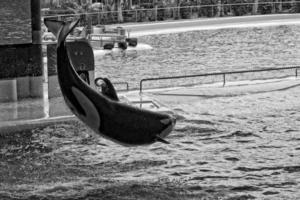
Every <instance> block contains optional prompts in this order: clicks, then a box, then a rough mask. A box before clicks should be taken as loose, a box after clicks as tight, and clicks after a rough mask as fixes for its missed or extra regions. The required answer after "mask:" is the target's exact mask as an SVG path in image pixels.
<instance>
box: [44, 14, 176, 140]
mask: <svg viewBox="0 0 300 200" xmlns="http://www.w3.org/2000/svg"><path fill="white" fill-rule="evenodd" d="M53 23H55V22H54V21H51V22H50V23H48V21H47V20H45V24H46V26H51V25H52V24H53ZM59 23H62V22H59ZM77 23H78V21H76V22H72V23H62V24H61V27H60V28H59V29H58V32H57V34H56V35H57V36H58V39H57V41H58V43H57V72H58V80H59V85H60V88H61V91H62V94H63V96H64V99H65V101H66V104H67V105H68V107H69V108H70V109H71V110H72V112H73V113H74V114H75V115H76V116H77V117H78V118H79V119H80V120H82V121H83V122H84V123H85V124H86V125H87V126H89V127H90V128H91V129H92V130H93V131H95V132H96V133H98V134H100V135H102V136H103V137H105V138H108V139H110V140H113V141H115V142H117V143H120V144H123V145H125V146H136V145H149V144H152V143H154V142H156V141H160V142H165V143H166V141H165V140H164V139H162V138H164V137H166V136H167V135H168V134H169V133H170V132H171V131H172V130H173V127H174V125H175V121H176V120H175V118H173V117H171V116H170V115H168V114H163V113H156V112H152V111H148V110H142V109H139V108H136V107H133V106H130V105H127V104H123V103H120V102H118V101H114V100H111V99H109V98H107V97H106V96H104V95H102V94H100V93H98V92H97V91H95V90H94V89H92V88H91V87H90V86H89V85H88V84H87V83H85V82H84V81H83V80H82V79H81V78H80V77H79V76H78V74H77V73H76V71H75V70H74V67H73V65H72V61H71V60H70V59H69V56H68V51H67V47H66V42H65V40H66V37H67V35H68V34H69V33H70V32H71V31H72V30H73V28H74V27H75V26H76V25H77ZM49 29H50V30H51V28H49ZM56 29H57V27H56Z"/></svg>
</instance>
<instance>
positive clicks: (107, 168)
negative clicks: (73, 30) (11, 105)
mask: <svg viewBox="0 0 300 200" xmlns="http://www.w3.org/2000/svg"><path fill="white" fill-rule="evenodd" d="M269 29H272V31H273V33H274V35H275V36H278V37H274V38H273V37H271V38H273V39H274V40H270V41H271V43H272V42H273V43H274V44H272V45H271V46H272V47H275V46H276V45H277V44H278V45H279V46H280V48H275V49H274V51H276V53H278V55H276V56H275V54H274V57H273V56H272V54H270V57H269V58H270V59H269V60H267V59H265V60H264V61H263V60H260V59H261V57H259V56H257V59H258V60H259V62H263V64H264V66H262V65H257V66H256V67H265V66H266V64H270V65H268V66H273V65H276V66H277V64H283V63H284V64H287V65H293V64H296V63H297V57H296V56H295V55H296V54H297V53H298V49H299V48H298V47H297V45H299V44H298V43H299V42H298V39H297V38H300V37H298V36H297V35H298V34H299V33H297V32H296V30H298V27H280V28H266V29H255V30H254V33H255V35H254V36H249V35H248V36H247V37H248V38H252V39H253V43H250V44H246V43H245V44H244V42H243V41H244V40H243V39H244V38H245V36H244V35H243V34H244V32H245V30H243V29H241V30H225V31H210V32H209V31H203V32H201V33H196V32H192V33H187V34H186V35H187V36H188V37H191V38H193V41H196V38H198V40H197V42H199V41H201V44H202V47H201V48H200V46H199V44H198V45H196V44H195V45H194V46H191V45H187V44H186V43H188V42H189V41H190V40H188V37H187V36H186V35H185V34H174V35H168V36H163V39H164V40H160V39H159V37H158V36H151V37H150V36H147V37H145V38H143V39H144V40H147V41H153V42H154V44H151V45H153V46H154V47H155V49H154V50H151V51H150V52H149V53H145V54H144V55H140V54H138V55H137V56H136V57H135V58H134V59H132V58H130V57H126V56H124V57H114V58H111V57H110V58H108V57H105V58H104V59H103V61H101V62H102V65H103V67H101V68H99V71H98V73H104V72H105V74H107V75H110V76H109V77H110V78H111V77H112V78H113V79H114V80H119V79H120V77H123V78H124V79H125V78H126V81H127V79H128V80H129V81H132V83H135V81H136V80H137V79H138V78H141V77H143V76H146V75H151V76H152V75H155V74H156V73H157V74H158V75H161V73H162V72H161V71H167V72H168V73H170V74H172V73H182V72H183V71H184V72H186V73H187V74H190V73H193V72H198V71H199V70H201V69H203V71H214V70H223V68H220V66H219V65H218V64H219V62H221V60H223V62H224V63H225V64H224V66H226V70H229V69H237V68H238V67H241V68H243V66H247V67H250V66H253V65H255V60H256V59H252V56H251V59H250V57H247V58H248V59H246V57H243V56H246V55H247V54H249V55H250V53H249V52H250V49H255V50H257V49H262V50H261V51H253V54H257V55H261V54H263V55H266V53H265V51H264V50H266V49H268V48H271V47H270V46H268V44H269V43H268V44H267V41H266V40H262V39H261V37H262V38H264V35H265V34H264V33H266V32H267V31H270V30H269ZM222 34H223V35H222ZM232 34H233V35H235V36H236V37H237V38H240V41H239V43H236V42H235V41H233V39H230V37H229V36H231V35H232ZM196 35H197V37H196ZM283 35H284V37H279V36H283ZM296 36H297V37H296ZM225 37H227V38H228V39H227V42H226V43H224V41H225V40H224V38H225ZM292 37H294V38H292ZM151 38H152V39H151ZM174 38H175V39H176V38H181V39H180V40H183V41H184V42H183V43H178V46H177V47H176V48H174V47H175V44H174V43H172V41H173V40H174ZM199 38H200V39H199ZM150 39H151V40H150ZM165 40H168V41H169V42H167V41H165ZM237 40H238V39H237ZM256 40H257V41H259V42H255V41H256ZM176 41H178V40H176ZM197 42H195V43H197ZM206 42H207V43H210V44H211V45H209V46H208V45H207V43H206ZM261 42H264V43H263V44H264V45H260V43H261ZM254 43H255V44H256V45H258V47H257V48H256V47H255V48H254V47H252V45H254ZM189 44H191V42H189ZM237 44H238V45H237ZM241 44H242V45H241ZM285 44H286V45H287V46H285ZM292 44H293V45H292ZM217 45H218V46H217ZM269 45H270V44H269ZM274 45H275V46H274ZM160 46H162V48H161V49H160V48H159V47H160ZM186 46H188V51H187V50H183V49H186ZM229 46H231V48H229ZM238 46H240V49H239V47H238ZM248 47H249V48H248ZM285 47H286V48H285ZM296 47H297V48H296ZM167 49H168V51H167ZM195 49H198V50H199V49H201V51H203V54H202V55H201V56H199V54H198V53H195V52H194V50H195ZM241 49H245V50H244V51H241ZM195 51H196V50H195ZM230 51H232V52H230ZM234 51H235V53H233V52H234ZM176 52H178V53H177V55H175V54H176ZM179 52H181V53H179ZM212 52H216V53H215V54H212ZM226 52H227V53H228V55H227V53H226ZM237 52H239V56H237V55H236V53H237ZM161 54H163V55H161ZM179 55H180V56H179ZM225 55H226V56H225ZM230 55H231V56H232V58H229V57H230ZM224 56H225V57H224ZM240 57H243V59H242V60H243V61H245V62H241V61H242V60H241V59H240ZM217 58H218V59H217ZM203 59H204V60H203ZM211 59H212V60H211ZM155 60H156V61H155ZM229 60H231V61H230V62H229ZM235 60H237V62H233V61H235ZM252 60H253V62H254V63H250V62H251V61H252ZM184 61H185V62H184ZM204 61H205V62H204ZM121 62H123V63H122V65H120V63H121ZM188 62H191V63H194V64H191V65H188V66H189V67H185V68H183V66H187V63H188ZM197 62H199V63H197ZM247 62H249V63H250V64H251V65H250V64H249V63H248V64H247ZM143 63H146V64H143ZM200 63H202V65H200ZM203 63H204V64H203ZM229 63H231V65H230V64H229ZM245 63H246V64H245ZM150 64H151V66H153V70H149V65H150ZM242 64H245V65H242ZM168 66H169V68H168ZM199 66H200V68H199ZM129 69H130V70H129ZM180 70H181V71H180ZM112 72H113V73H112ZM120 74H121V75H120ZM133 74H134V76H133ZM228 90H230V88H228ZM230 94H231V93H230ZM157 98H161V97H157ZM299 98H300V90H299V87H290V88H288V89H285V90H279V91H276V90H272V91H271V92H261V93H255V92H253V93H251V94H247V93H241V94H240V93H239V94H238V95H228V96H227V95H222V96H213V97H209V98H208V97H201V96H199V97H197V98H194V99H193V101H189V99H188V98H184V99H183V100H181V99H179V98H178V99H177V98H175V100H174V98H173V99H172V98H164V100H163V101H164V103H165V104H167V105H168V107H169V108H171V109H172V110H173V111H174V112H175V115H176V117H177V124H176V128H175V131H174V132H173V133H172V134H171V135H170V136H168V141H170V142H171V144H170V145H165V144H161V143H157V144H154V145H151V146H145V147H135V148H125V147H122V146H119V145H117V144H114V143H112V142H110V141H107V140H105V139H104V138H102V137H99V138H95V137H94V136H90V134H91V131H90V130H89V129H87V128H86V127H85V126H84V125H83V124H81V123H79V122H70V123H62V124H56V125H52V126H46V127H43V128H37V129H33V130H30V131H21V132H19V133H17V134H15V135H6V136H1V138H0V167H1V170H0V199H201V198H203V199H232V200H233V199H297V198H298V197H299V196H300V192H299V191H300V190H299V189H300V186H299V183H300V173H299V172H300V160H299V157H300V144H299V141H300V135H299V132H300V112H299V110H300V104H299Z"/></svg>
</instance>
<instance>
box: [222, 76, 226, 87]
mask: <svg viewBox="0 0 300 200" xmlns="http://www.w3.org/2000/svg"><path fill="white" fill-rule="evenodd" d="M225 84H226V77H225V73H224V74H223V87H224V86H225Z"/></svg>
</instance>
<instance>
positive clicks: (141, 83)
mask: <svg viewBox="0 0 300 200" xmlns="http://www.w3.org/2000/svg"><path fill="white" fill-rule="evenodd" d="M142 90H143V80H141V81H140V93H142Z"/></svg>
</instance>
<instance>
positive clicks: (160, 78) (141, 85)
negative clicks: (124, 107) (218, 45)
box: [140, 66, 300, 93]
mask: <svg viewBox="0 0 300 200" xmlns="http://www.w3.org/2000/svg"><path fill="white" fill-rule="evenodd" d="M291 69H295V77H298V69H300V66H292V67H281V68H267V69H256V70H240V71H229V72H214V73H204V74H194V75H184V76H168V77H167V76H165V77H154V78H145V79H142V80H140V93H142V92H143V83H144V82H146V81H157V80H167V79H181V78H195V77H206V76H222V77H223V87H224V86H225V84H226V75H229V74H244V73H256V72H266V71H279V70H291Z"/></svg>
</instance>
